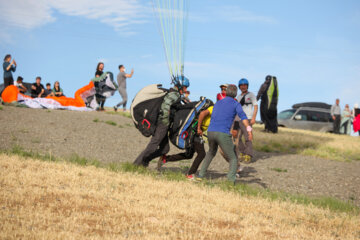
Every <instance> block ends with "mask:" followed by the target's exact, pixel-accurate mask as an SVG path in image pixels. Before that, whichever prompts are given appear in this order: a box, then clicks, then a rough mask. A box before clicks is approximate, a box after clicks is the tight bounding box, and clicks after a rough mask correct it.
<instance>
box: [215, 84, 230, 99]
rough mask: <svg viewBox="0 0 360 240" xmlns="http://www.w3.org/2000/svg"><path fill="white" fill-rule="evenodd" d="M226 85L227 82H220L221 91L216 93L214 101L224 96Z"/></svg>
mask: <svg viewBox="0 0 360 240" xmlns="http://www.w3.org/2000/svg"><path fill="white" fill-rule="evenodd" d="M228 86H229V84H221V85H220V89H221V92H220V93H218V94H217V95H216V101H219V100H221V99H224V98H225V97H226V89H227V87H228Z"/></svg>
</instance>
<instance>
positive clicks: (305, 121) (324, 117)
mask: <svg viewBox="0 0 360 240" xmlns="http://www.w3.org/2000/svg"><path fill="white" fill-rule="evenodd" d="M278 124H279V127H287V128H297V129H304V130H312V131H320V132H333V129H334V128H333V119H332V117H331V114H330V109H325V108H314V107H299V108H293V109H288V110H285V111H282V112H281V113H279V114H278Z"/></svg>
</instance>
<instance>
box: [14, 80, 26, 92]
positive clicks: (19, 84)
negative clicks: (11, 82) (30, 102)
mask: <svg viewBox="0 0 360 240" xmlns="http://www.w3.org/2000/svg"><path fill="white" fill-rule="evenodd" d="M15 86H16V87H17V88H18V89H19V92H20V93H22V94H25V93H26V92H27V88H26V87H25V86H24V85H23V78H22V77H20V76H18V78H17V80H16V82H15Z"/></svg>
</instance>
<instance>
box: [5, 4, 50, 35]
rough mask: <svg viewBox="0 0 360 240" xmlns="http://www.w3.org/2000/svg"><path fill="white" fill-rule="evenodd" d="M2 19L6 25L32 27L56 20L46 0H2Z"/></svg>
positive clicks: (9, 26) (10, 26)
mask: <svg viewBox="0 0 360 240" xmlns="http://www.w3.org/2000/svg"><path fill="white" fill-rule="evenodd" d="M0 9H1V14H0V20H1V21H2V23H3V24H4V25H5V27H8V28H13V27H19V28H25V29H32V28H35V27H39V26H42V25H44V24H47V23H49V22H52V21H54V20H55V19H54V17H52V16H51V7H50V6H49V4H48V2H47V1H46V0H37V1H21V0H11V1H0Z"/></svg>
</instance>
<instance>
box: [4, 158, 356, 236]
mask: <svg viewBox="0 0 360 240" xmlns="http://www.w3.org/2000/svg"><path fill="white" fill-rule="evenodd" d="M0 172H1V175H0V185H1V188H0V221H1V225H0V236H1V237H0V238H1V239H326V240H328V239H359V238H360V217H359V216H354V215H351V214H346V213H339V212H332V211H329V210H325V209H319V208H316V207H314V206H303V205H297V204H293V203H289V202H283V201H282V202H281V201H268V200H265V199H262V198H260V197H249V196H241V195H239V194H235V193H231V192H224V191H222V190H220V189H217V188H207V187H204V186H201V185H198V184H196V183H192V182H176V181H166V180H161V179H155V178H153V177H150V176H144V175H140V174H134V173H124V172H118V173H116V172H111V171H108V170H106V169H102V168H95V167H92V166H90V167H89V166H87V167H82V166H76V165H74V164H69V163H64V162H58V163H53V162H43V161H39V160H33V159H25V158H21V157H19V156H15V155H6V154H1V155H0Z"/></svg>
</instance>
